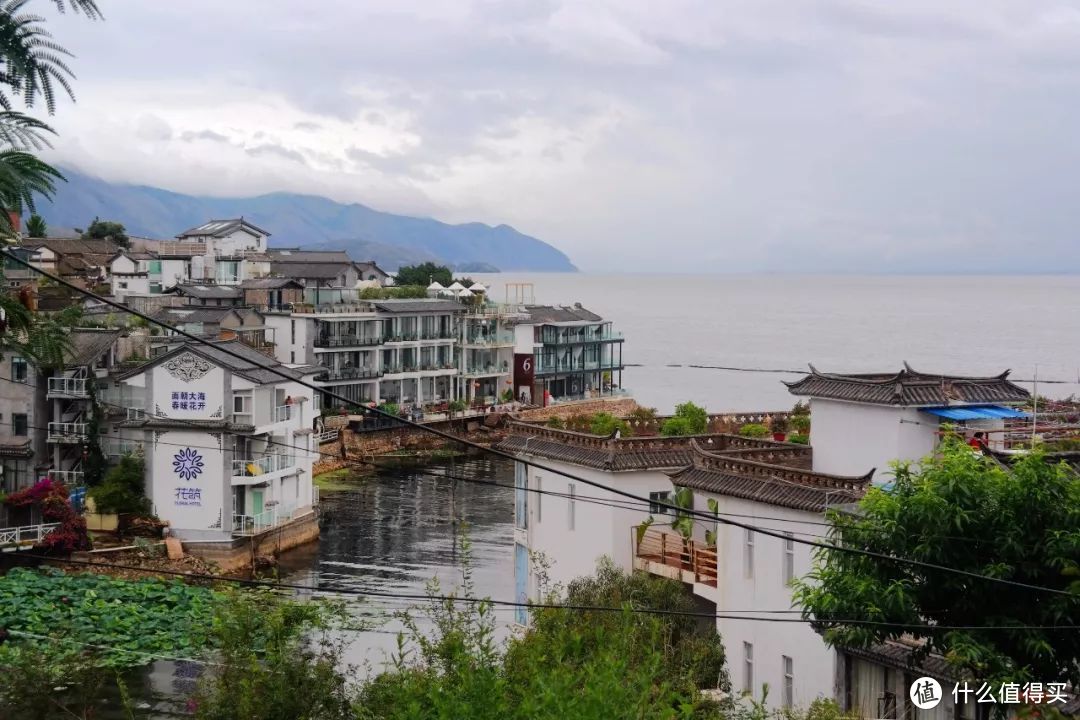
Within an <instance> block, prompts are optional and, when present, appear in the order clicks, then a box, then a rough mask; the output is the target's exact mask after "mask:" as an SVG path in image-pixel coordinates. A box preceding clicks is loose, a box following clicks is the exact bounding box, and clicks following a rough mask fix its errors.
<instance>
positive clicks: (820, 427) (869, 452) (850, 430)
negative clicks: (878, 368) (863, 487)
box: [810, 398, 937, 483]
mask: <svg viewBox="0 0 1080 720" xmlns="http://www.w3.org/2000/svg"><path fill="white" fill-rule="evenodd" d="M810 411H811V418H812V423H811V428H810V443H811V445H813V447H814V470H815V471H816V472H824V473H833V474H836V475H863V474H864V473H866V472H867V471H869V470H870V468H877V472H875V473H874V482H876V483H881V482H887V481H889V480H891V479H892V470H891V469H890V466H889V463H891V462H892V461H894V460H898V459H899V460H911V461H918V460H920V459H922V458H924V457H926V456H927V455H929V454H930V453H931V452H933V450H934V447H935V446H936V445H937V421H936V418H934V416H932V415H929V414H927V413H922V412H919V411H918V410H917V409H915V408H899V407H884V406H880V405H863V404H859V403H849V402H840V401H837V400H824V399H820V398H814V399H813V400H811V402H810ZM901 421H903V422H901Z"/></svg>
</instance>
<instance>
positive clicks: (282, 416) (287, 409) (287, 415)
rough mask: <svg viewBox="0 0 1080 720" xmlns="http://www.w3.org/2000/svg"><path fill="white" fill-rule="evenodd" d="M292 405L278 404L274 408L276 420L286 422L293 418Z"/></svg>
mask: <svg viewBox="0 0 1080 720" xmlns="http://www.w3.org/2000/svg"><path fill="white" fill-rule="evenodd" d="M292 410H293V406H292V405H278V406H277V407H276V408H274V422H276V423H279V422H285V421H287V420H291V419H292Z"/></svg>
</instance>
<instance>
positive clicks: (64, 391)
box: [49, 377, 90, 398]
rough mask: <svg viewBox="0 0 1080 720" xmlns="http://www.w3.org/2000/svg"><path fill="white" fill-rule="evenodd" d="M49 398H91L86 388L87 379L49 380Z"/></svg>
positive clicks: (62, 378)
mask: <svg viewBox="0 0 1080 720" xmlns="http://www.w3.org/2000/svg"><path fill="white" fill-rule="evenodd" d="M49 397H50V398H53V397H70V398H85V397H90V390H89V389H88V388H87V386H86V378H67V377H51V378H49Z"/></svg>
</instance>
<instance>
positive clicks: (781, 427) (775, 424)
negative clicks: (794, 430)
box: [769, 415, 788, 442]
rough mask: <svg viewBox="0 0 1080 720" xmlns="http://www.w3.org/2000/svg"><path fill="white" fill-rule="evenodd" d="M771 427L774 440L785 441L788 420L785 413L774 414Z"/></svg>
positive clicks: (770, 421) (770, 422) (770, 423)
mask: <svg viewBox="0 0 1080 720" xmlns="http://www.w3.org/2000/svg"><path fill="white" fill-rule="evenodd" d="M769 429H770V430H771V431H772V437H773V440H776V441H777V442H783V441H784V440H785V439H786V438H787V431H788V420H787V418H786V417H784V416H783V415H773V417H772V419H771V420H769Z"/></svg>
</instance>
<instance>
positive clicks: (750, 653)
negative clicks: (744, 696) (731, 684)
mask: <svg viewBox="0 0 1080 720" xmlns="http://www.w3.org/2000/svg"><path fill="white" fill-rule="evenodd" d="M742 653H743V683H742V689H743V692H748V693H752V692H754V646H753V645H751V644H750V643H748V642H744V643H743V644H742Z"/></svg>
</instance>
